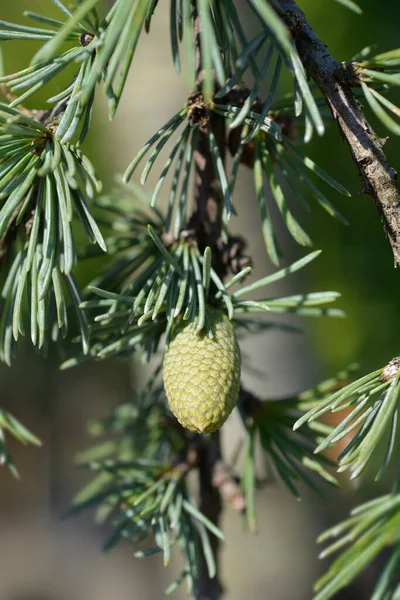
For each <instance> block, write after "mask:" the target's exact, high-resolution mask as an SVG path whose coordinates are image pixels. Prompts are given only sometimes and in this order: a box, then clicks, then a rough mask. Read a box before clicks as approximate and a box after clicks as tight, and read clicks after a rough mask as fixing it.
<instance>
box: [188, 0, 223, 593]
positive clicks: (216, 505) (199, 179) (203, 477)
mask: <svg viewBox="0 0 400 600" xmlns="http://www.w3.org/2000/svg"><path fill="white" fill-rule="evenodd" d="M196 4H197V3H196V0H193V5H194V10H195V11H197V7H196ZM195 33H196V47H195V56H196V71H197V86H198V90H199V91H200V90H201V84H202V79H203V77H202V58H201V45H200V36H201V20H200V17H199V15H198V14H197V16H196V20H195ZM210 126H211V127H212V130H213V133H214V136H215V139H216V142H217V144H218V148H219V152H220V156H221V159H222V160H223V161H224V159H225V146H226V143H225V119H224V118H223V117H221V116H219V115H217V114H212V115H210ZM194 164H195V182H194V210H193V215H192V217H191V219H190V221H191V223H192V224H193V225H194V227H195V230H196V238H197V242H198V244H199V247H200V250H202V249H203V248H205V247H206V246H210V247H211V249H213V250H215V249H216V248H218V245H219V241H220V238H221V231H222V213H223V206H224V200H223V196H222V192H221V189H220V186H219V182H218V178H217V176H216V173H215V169H214V165H213V160H212V155H211V152H210V147H209V142H208V136H207V133H206V131H204V129H203V128H202V127H201V126H200V127H198V131H197V144H196V148H195V151H194ZM213 267H214V269H215V270H216V271H217V273H218V274H219V276H223V275H224V265H223V261H222V260H221V258H220V253H219V252H215V251H214V252H213ZM207 442H208V443H207V444H205V445H204V448H203V451H202V452H201V455H200V457H199V465H198V467H199V484H200V510H201V512H202V513H203V514H204V515H205V516H206V517H207V518H208V519H210V521H211V522H212V523H214V524H215V525H217V526H218V524H219V520H220V517H221V513H222V498H221V494H220V491H219V488H218V487H217V486H215V485H214V484H213V470H214V466H215V464H216V462H217V461H218V460H219V459H220V451H219V447H220V435H219V432H218V431H217V432H215V433H213V434H212V436H211V440H208V441H207ZM210 543H211V547H212V550H213V553H214V558H215V563H216V566H217V572H216V575H215V577H213V578H212V579H211V578H210V577H209V574H208V569H207V564H206V560H205V559H204V557H203V560H202V565H201V571H200V581H199V600H219V598H221V596H222V591H223V590H222V585H221V582H220V578H219V548H220V543H219V540H218V538H217V537H215V536H211V539H210Z"/></svg>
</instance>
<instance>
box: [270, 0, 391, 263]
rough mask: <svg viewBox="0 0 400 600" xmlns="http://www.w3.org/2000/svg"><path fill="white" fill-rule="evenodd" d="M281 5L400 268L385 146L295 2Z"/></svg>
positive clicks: (288, 0) (342, 72) (289, 0)
mask: <svg viewBox="0 0 400 600" xmlns="http://www.w3.org/2000/svg"><path fill="white" fill-rule="evenodd" d="M277 2H278V4H279V5H280V7H281V8H282V10H283V11H284V13H283V15H282V18H283V20H284V22H285V23H286V25H287V26H288V28H289V29H290V31H291V33H292V36H293V38H294V40H295V42H296V46H297V50H298V53H299V56H300V58H301V60H302V62H303V64H304V67H305V68H306V70H307V71H308V73H309V74H310V76H311V77H312V78H313V80H314V81H315V83H316V84H317V86H318V87H319V89H320V90H321V92H322V94H323V95H324V97H325V99H326V101H327V103H328V106H329V108H330V110H331V112H332V115H333V117H334V118H335V119H336V121H337V123H338V125H339V129H340V131H341V133H342V135H343V137H344V139H345V140H346V142H347V144H348V146H349V148H350V151H351V153H352V156H353V159H354V162H355V163H356V165H357V168H358V171H359V173H360V175H361V179H362V183H363V190H362V191H363V192H364V193H366V194H370V195H372V196H373V198H374V201H375V204H376V206H377V208H378V211H379V214H380V217H381V220H382V223H383V227H384V230H385V232H386V235H387V237H388V238H389V241H390V244H391V246H392V251H393V256H394V265H395V267H397V266H399V265H400V192H399V188H398V184H397V173H396V171H395V170H394V169H393V167H392V166H391V165H390V164H389V162H388V160H387V158H386V156H385V154H384V152H383V149H382V148H383V143H384V142H383V141H382V140H381V139H380V138H379V137H378V136H377V135H376V133H375V132H374V131H373V129H372V128H371V126H370V125H369V123H368V121H367V119H366V118H365V115H364V113H363V110H362V108H361V106H360V103H359V102H358V101H357V99H356V98H355V96H354V94H353V92H352V89H351V82H350V81H349V78H348V76H347V73H346V69H345V68H344V67H343V65H341V64H340V63H339V62H337V61H336V60H335V59H334V58H333V56H332V55H331V54H330V53H329V52H328V50H327V48H326V46H325V44H324V43H323V42H322V41H321V39H320V38H319V37H318V35H317V34H316V33H315V31H314V30H313V29H312V27H311V26H310V24H309V23H308V21H307V19H306V17H305V15H304V13H303V12H302V11H301V10H300V8H299V7H298V6H297V4H296V2H295V1H294V0H277Z"/></svg>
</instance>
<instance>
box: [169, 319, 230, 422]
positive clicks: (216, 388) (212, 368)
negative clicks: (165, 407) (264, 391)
mask: <svg viewBox="0 0 400 600" xmlns="http://www.w3.org/2000/svg"><path fill="white" fill-rule="evenodd" d="M207 316H208V320H209V323H210V327H211V330H212V333H213V337H212V338H210V337H209V336H208V335H207V334H205V333H204V332H200V333H195V329H196V323H191V324H187V325H185V324H183V323H184V322H183V323H181V325H180V326H179V327H178V328H177V330H176V333H175V335H174V337H173V339H172V340H171V341H170V343H169V345H168V347H167V350H166V352H165V357H164V364H163V376H164V388H165V393H166V396H167V399H168V403H169V406H170V408H171V411H172V412H173V414H174V415H175V417H176V418H177V419H178V421H179V422H180V424H181V425H182V426H183V427H185V428H186V429H189V430H190V431H194V432H198V433H210V432H212V431H216V430H217V429H219V428H220V427H221V426H222V425H223V424H224V423H225V421H226V420H227V418H228V417H229V415H230V413H231V412H232V410H233V408H234V407H235V405H236V402H237V399H238V396H239V389H240V362H241V361H240V350H239V346H238V343H237V340H236V334H235V329H234V326H233V325H232V323H231V322H230V321H229V319H228V317H227V316H226V315H225V314H224V313H223V312H222V311H218V310H209V311H208V312H207Z"/></svg>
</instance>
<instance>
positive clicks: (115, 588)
mask: <svg viewBox="0 0 400 600" xmlns="http://www.w3.org/2000/svg"><path fill="white" fill-rule="evenodd" d="M359 3H360V5H361V6H362V8H363V9H364V16H362V17H358V16H356V15H354V14H353V13H351V12H349V11H347V10H345V9H344V8H342V7H341V6H340V5H339V4H336V3H335V2H334V1H333V0H327V2H323V3H316V2H313V0H302V1H301V2H299V4H300V5H301V7H302V8H303V9H304V10H305V12H306V14H307V15H308V18H309V20H310V22H311V24H312V25H313V26H314V27H315V29H316V30H317V32H318V33H319V34H320V36H321V37H322V39H323V40H324V41H325V42H326V43H327V45H328V47H329V50H330V51H331V52H332V53H333V54H334V56H335V57H336V58H337V59H338V60H340V61H342V60H347V59H349V58H350V57H351V56H352V55H353V54H355V53H356V52H358V51H359V50H360V49H361V48H363V47H364V46H367V45H369V44H371V43H374V44H376V45H377V49H378V50H379V51H385V50H388V49H391V48H395V47H398V46H399V42H400V38H399V27H398V23H399V22H400V5H399V4H398V3H390V8H389V7H386V8H385V10H384V9H383V7H382V3H378V2H376V1H374V0H360V2H359ZM239 4H240V2H239ZM25 9H34V10H35V11H37V12H41V13H43V14H46V15H49V16H51V15H52V14H54V16H56V15H57V9H56V8H55V7H54V5H53V4H52V3H51V0H40V1H39V2H34V3H32V1H31V2H29V0H14V1H13V2H12V3H6V2H4V1H3V2H1V3H0V18H1V19H4V20H7V21H18V22H23V23H24V24H25V23H26V19H24V18H23V17H22V12H23V11H24V10H25ZM168 22H169V3H168V2H166V1H165V0H164V2H160V3H159V7H158V9H157V11H156V16H155V18H154V19H153V21H152V30H151V32H150V34H149V35H143V37H142V38H141V41H140V44H139V48H138V51H137V53H136V56H135V59H134V61H133V64H132V68H131V74H130V77H129V80H128V84H127V87H126V90H125V94H124V96H123V101H122V103H121V106H120V109H119V111H118V113H117V116H116V118H115V120H114V121H113V122H112V123H111V124H110V123H109V121H108V117H107V114H106V110H105V106H104V105H103V103H102V99H101V97H100V98H99V99H98V101H97V103H96V107H95V109H96V110H95V118H94V122H93V126H92V129H91V133H90V136H89V138H88V140H87V142H86V144H85V145H86V147H85V151H86V152H87V153H88V155H89V157H90V158H91V159H92V161H93V162H94V164H95V166H96V168H97V171H98V174H99V176H100V178H101V179H102V180H103V182H104V188H105V190H109V189H110V188H111V187H112V185H113V178H114V176H115V174H117V173H120V172H123V171H124V169H125V168H126V166H127V164H128V163H129V162H130V160H131V159H132V157H133V156H134V155H135V154H136V152H137V151H138V150H139V148H140V147H141V146H142V144H143V143H144V142H145V141H146V140H147V139H148V138H149V137H150V136H151V135H152V133H154V131H155V130H157V129H158V128H159V127H160V126H161V125H162V124H163V123H164V122H165V121H166V120H167V119H168V118H169V117H170V116H171V114H173V113H174V112H176V110H177V109H179V108H180V107H181V106H182V104H183V103H184V102H185V98H186V96H187V92H188V90H187V87H186V84H185V80H184V78H178V77H177V76H176V74H175V72H174V70H173V68H172V62H171V59H170V55H169V35H168V34H169V29H168ZM245 26H246V27H247V28H248V30H249V31H251V28H252V26H253V24H252V23H251V22H248V23H245ZM2 48H3V52H4V55H5V69H6V72H12V71H15V70H19V69H21V68H23V67H25V66H26V65H27V64H28V62H29V60H30V57H31V56H32V54H33V53H34V51H35V50H36V46H35V44H34V43H32V42H21V43H19V42H18V43H17V42H8V43H2ZM63 77H65V81H64V83H65V82H67V81H69V79H68V78H69V77H70V75H69V74H68V73H66V74H65V76H63ZM286 83H289V81H287V82H286ZM62 85H63V80H62V78H61V79H58V80H57V84H56V86H55V87H57V86H58V87H59V89H61V88H62ZM285 91H287V89H286V88H285V82H283V84H282V90H281V92H282V93H284V92H285ZM54 93H55V92H54ZM46 94H47V95H49V92H48V88H47V90H46ZM99 96H101V95H99ZM391 99H393V100H394V101H396V97H395V95H393V96H392V98H391ZM399 99H400V98H399V97H398V98H397V102H398V101H399ZM44 100H45V95H44V94H42V95H38V96H36V97H35V100H34V102H31V104H30V106H32V107H33V106H34V107H35V108H43V103H44ZM371 121H372V123H373V125H374V126H375V127H376V129H377V133H378V135H380V136H381V137H383V136H386V132H385V130H384V129H383V126H381V125H380V124H379V123H376V122H375V121H374V119H372V118H371ZM385 149H386V152H387V154H388V156H389V159H390V161H391V162H392V164H393V165H394V167H395V168H396V167H397V168H398V167H399V156H400V141H399V140H398V139H394V137H391V138H390V139H389V140H388V142H387V144H386V146H385ZM309 153H310V155H311V157H313V158H316V159H317V162H318V164H319V165H320V166H321V167H322V168H324V169H325V170H326V171H328V172H329V173H330V174H331V175H333V176H334V177H335V178H336V179H338V180H339V181H340V182H341V183H342V184H343V185H345V186H346V187H347V188H348V189H349V190H351V192H352V198H344V197H343V196H339V195H338V194H334V193H331V192H329V198H330V199H331V200H332V201H333V202H334V204H335V205H336V207H337V208H338V209H339V211H340V212H341V213H342V214H343V215H344V216H345V217H346V218H347V219H348V221H349V226H347V227H346V226H343V225H341V224H340V223H337V222H335V221H333V220H332V219H331V218H330V217H329V216H328V215H327V214H326V213H325V212H324V211H323V210H322V209H320V208H319V207H318V206H317V205H316V204H314V205H313V208H315V210H313V211H312V212H311V214H306V213H303V214H300V222H301V223H302V224H303V225H304V227H305V229H306V231H307V232H308V233H309V234H310V235H311V238H312V239H313V241H314V244H315V248H322V249H323V254H322V256H321V257H320V258H319V259H318V260H317V261H315V263H313V264H312V265H311V266H309V267H308V268H307V269H306V270H305V271H304V272H302V273H301V275H297V276H296V277H293V278H292V279H291V280H290V281H288V282H284V283H283V284H282V285H281V286H280V287H278V286H277V287H276V288H275V289H274V290H273V291H274V292H284V293H287V292H290V293H295V292H300V291H303V290H304V291H305V290H306V291H316V290H324V289H326V290H328V289H333V290H337V291H339V292H341V293H342V298H341V299H340V301H339V302H340V307H341V308H343V309H344V310H345V311H346V313H347V315H348V316H347V319H346V320H332V321H328V320H323V319H321V320H316V321H312V320H310V321H308V322H307V321H305V320H303V321H302V322H301V323H300V322H299V321H296V324H298V325H300V326H301V327H302V333H300V334H289V333H284V332H280V331H277V332H273V333H268V334H265V335H262V336H260V335H259V336H254V337H252V338H250V339H246V340H245V342H244V343H243V353H244V356H245V360H246V365H248V366H247V367H246V368H245V372H244V382H245V384H246V386H247V388H249V389H250V390H252V391H254V392H256V393H257V392H258V393H260V394H261V395H262V397H268V398H273V399H279V398H283V397H285V396H286V395H292V394H293V393H296V392H299V391H301V390H302V389H304V388H306V387H308V386H310V385H312V384H315V383H317V382H318V381H319V380H320V379H321V378H323V377H328V376H331V375H333V374H334V373H335V372H336V371H337V370H340V369H343V368H344V367H345V366H346V365H347V364H348V363H350V362H353V361H355V360H357V361H360V363H361V372H363V373H364V372H368V370H373V369H376V368H378V367H380V366H382V365H384V364H386V363H387V362H388V361H389V360H390V359H391V358H392V357H393V356H396V355H397V354H398V353H399V343H398V337H399V336H398V332H399V329H400V327H399V326H400V311H399V272H398V271H395V270H394V269H393V259H392V255H391V250H390V246H389V243H388V242H387V240H386V239H385V236H384V233H383V229H382V226H381V224H380V221H379V218H378V213H377V210H376V208H375V206H374V204H373V201H372V199H371V198H370V197H368V196H364V195H358V192H359V190H360V189H361V183H360V180H359V178H358V175H357V172H356V169H355V167H354V165H353V163H352V160H351V157H350V154H349V151H348V149H347V147H346V146H345V144H344V142H343V141H342V139H341V138H340V136H339V134H338V131H337V128H336V125H335V124H334V123H332V124H331V125H330V126H329V127H328V131H327V134H326V135H325V136H324V137H323V138H322V139H318V140H313V142H312V144H311V145H310V148H309ZM154 171H155V172H156V171H157V169H154ZM153 182H154V180H153ZM151 183H152V181H149V187H151ZM252 190H253V187H252V174H251V172H246V171H245V170H243V172H242V173H241V175H240V179H239V184H238V187H237V190H236V197H235V203H236V207H237V209H238V213H239V216H238V217H236V218H235V219H234V222H233V224H232V229H233V231H236V232H240V233H241V234H242V235H245V236H248V237H249V242H250V243H249V253H250V254H251V255H252V256H253V258H254V263H255V271H254V275H255V276H256V277H260V276H262V275H263V274H266V273H268V272H269V271H270V270H271V266H270V264H269V261H268V258H267V256H266V253H265V250H264V245H263V241H262V238H261V234H260V231H259V221H258V213H257V206H256V201H255V198H253V196H254V194H253V191H252ZM242 198H243V201H242V200H241V199H242ZM244 203H245V206H244ZM285 235H286V234H285V232H284V231H282V236H283V238H284V240H285V244H284V246H285V250H286V256H287V260H288V261H289V262H290V261H291V260H293V259H295V258H297V257H299V256H300V255H301V254H302V253H301V251H300V250H299V247H293V245H291V242H290V240H289V237H288V236H286V237H285ZM93 275H94V273H93V268H92V266H90V267H83V268H82V269H81V271H80V273H79V278H80V280H81V282H82V283H85V282H87V281H88V280H89V279H90V278H91V277H92V276H93ZM287 320H288V321H290V322H295V321H293V319H287ZM250 367H251V368H250ZM259 373H262V377H261V376H260V374H259ZM144 377H145V374H144V369H143V368H142V367H141V366H138V365H136V366H134V367H133V368H132V367H131V365H129V364H127V363H121V362H117V361H109V362H105V363H94V364H89V365H85V366H80V367H79V368H75V369H73V370H71V371H66V372H60V371H59V369H58V364H57V360H56V358H55V357H49V358H48V359H47V360H44V359H43V358H41V357H38V356H36V355H35V354H34V353H33V352H31V350H30V349H29V348H26V349H21V351H20V353H19V357H18V360H17V361H16V362H15V363H14V365H13V367H12V368H11V369H8V368H6V367H4V366H1V367H0V404H1V406H2V407H4V408H6V409H7V410H10V411H11V412H12V414H14V415H15V416H16V417H17V418H19V419H21V420H22V422H23V423H24V424H25V425H27V426H28V427H29V428H30V429H31V430H32V431H33V432H34V433H35V434H36V435H38V436H39V437H40V438H41V440H42V441H43V447H42V448H41V449H32V448H21V447H19V446H18V445H17V444H14V443H13V442H11V450H12V452H13V455H14V459H15V462H16V464H17V466H18V469H19V471H20V476H21V478H20V480H19V481H16V480H14V479H13V478H12V476H11V475H10V474H9V472H8V471H6V470H5V469H1V470H0V557H1V560H0V599H1V600H3V599H4V600H78V599H79V600H106V599H107V600H109V599H110V598H113V600H128V599H129V600H158V599H161V598H162V597H163V590H164V588H165V586H166V585H167V583H168V582H169V581H171V580H172V579H173V573H174V572H175V568H174V564H172V565H171V566H170V567H169V568H168V569H164V568H163V567H162V564H161V561H160V560H159V558H158V557H154V558H151V559H146V560H145V561H138V560H136V559H134V558H133V555H132V554H133V553H132V548H131V547H130V546H129V545H126V546H120V547H118V548H117V549H115V550H113V552H112V553H111V554H109V555H104V554H102V553H101V551H100V548H101V543H102V540H103V539H104V537H105V536H106V533H107V531H106V528H105V527H97V526H96V525H95V524H94V523H93V521H92V515H90V514H86V515H83V516H81V517H78V518H73V519H68V520H62V515H63V514H64V513H65V512H66V510H67V509H68V506H69V504H70V502H71V500H72V498H73V496H74V494H75V493H76V492H77V491H78V490H79V488H80V487H81V486H82V485H83V484H84V483H85V481H86V474H85V473H83V472H80V471H79V470H78V469H77V468H76V466H74V456H75V455H76V454H77V453H78V452H79V451H81V450H83V449H85V448H86V447H87V446H88V445H89V443H90V441H89V440H88V439H87V437H86V424H87V421H88V419H89V418H92V417H99V416H101V415H103V414H104V413H105V412H106V411H107V409H108V408H109V407H110V406H113V405H116V404H118V403H121V402H125V401H127V399H129V398H130V395H131V389H132V386H133V385H140V383H141V382H142V381H143V380H144ZM240 435H241V430H240V425H239V419H238V417H237V416H236V415H235V414H233V415H232V417H231V419H230V420H229V422H228V424H227V425H226V426H225V427H224V429H223V442H222V443H223V445H224V449H225V451H226V456H227V457H228V459H229V457H230V456H231V454H232V449H233V441H235V442H236V440H237V439H238V438H239V437H240ZM384 488H385V483H383V484H381V488H380V490H381V489H384ZM371 493H374V494H377V493H378V486H374V489H373V491H371V488H370V486H369V485H368V482H366V483H365V485H363V488H362V489H356V488H354V487H351V486H350V485H349V484H348V483H347V482H346V481H345V480H343V490H342V492H341V493H340V494H336V495H334V496H332V499H331V501H330V502H329V503H323V502H322V501H320V500H318V499H316V498H314V497H311V496H310V495H309V494H307V492H305V497H304V500H303V502H302V503H300V504H299V503H297V502H296V501H295V500H294V499H293V498H292V497H291V496H290V494H289V493H288V492H287V491H286V489H284V488H283V487H282V486H281V485H280V484H279V482H277V481H271V482H269V481H268V482H267V484H266V486H265V487H264V489H263V490H260V492H259V494H258V516H259V533H258V534H257V535H252V534H250V533H248V532H246V530H245V528H244V526H243V523H242V521H241V520H240V519H239V518H238V517H237V515H236V514H234V513H233V511H231V510H230V509H229V508H228V509H227V510H226V512H225V514H224V519H223V529H224V531H225V534H226V544H225V546H224V549H223V553H222V578H223V580H224V581H225V583H226V588H227V589H226V596H225V597H226V598H227V599H228V600H242V599H243V598H244V597H246V598H247V599H248V600H263V599H268V600H310V599H311V597H312V592H311V587H312V582H313V581H314V580H315V579H316V577H317V576H318V574H319V572H320V571H321V569H323V568H326V564H319V563H318V561H317V554H318V548H317V545H316V542H315V538H316V536H317V534H318V533H319V532H320V531H321V530H322V529H323V528H324V527H326V526H327V525H328V524H330V523H333V522H335V521H336V520H338V519H339V518H341V517H343V516H344V515H345V514H347V511H348V508H349V506H353V505H354V504H356V503H357V502H360V501H361V500H362V499H363V498H364V497H365V496H368V495H370V494H371ZM368 577H369V579H368V578H367V577H366V576H364V577H362V578H360V580H359V581H358V582H357V583H356V584H355V585H354V586H353V588H352V590H349V591H347V592H345V593H343V595H341V596H340V598H342V599H344V598H350V597H351V598H360V599H362V598H369V597H370V594H369V592H370V591H371V583H370V582H371V581H372V579H373V573H372V572H370V573H369V576H368ZM180 594H181V595H180ZM175 597H177V598H184V597H185V594H184V593H180V592H178V593H177V594H176V596H175ZM338 598H339V596H338Z"/></svg>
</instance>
